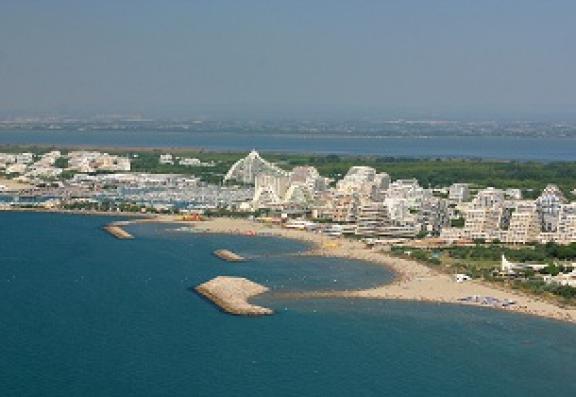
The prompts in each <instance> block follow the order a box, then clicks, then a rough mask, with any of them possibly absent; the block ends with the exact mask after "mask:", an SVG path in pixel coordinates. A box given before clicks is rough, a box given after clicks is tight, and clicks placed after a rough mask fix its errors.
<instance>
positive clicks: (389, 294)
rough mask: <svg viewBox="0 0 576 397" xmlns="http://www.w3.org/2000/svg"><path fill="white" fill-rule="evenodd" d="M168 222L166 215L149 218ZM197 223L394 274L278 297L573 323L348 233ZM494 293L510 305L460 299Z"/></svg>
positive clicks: (550, 306) (560, 312)
mask: <svg viewBox="0 0 576 397" xmlns="http://www.w3.org/2000/svg"><path fill="white" fill-rule="evenodd" d="M151 221H158V222H168V221H169V220H168V219H166V218H163V219H158V220H151ZM188 223H189V224H194V225H201V226H202V228H203V229H204V230H206V232H207V233H222V234H243V235H248V234H249V233H254V232H255V235H256V237H257V236H258V235H260V234H266V235H270V236H275V237H281V238H288V239H294V240H298V241H301V242H305V243H308V244H310V247H309V249H307V250H306V254H308V255H316V256H326V257H339V258H346V259H354V260H361V261H367V262H370V263H372V264H375V265H380V266H385V267H386V268H388V269H390V270H392V271H393V272H394V274H395V276H394V279H393V280H392V282H391V283H388V284H383V285H379V286H377V287H373V288H368V289H359V290H335V291H322V292H286V293H277V294H276V296H278V297H287V298H291V299H310V298H314V299H321V298H351V299H352V298H353V299H380V300H403V301H417V302H431V303H445V304H457V305H465V306H476V307H484V308H490V309H496V310H501V311H507V312H513V313H522V314H528V315H533V316H539V317H545V318H550V319H555V320H560V321H564V322H570V323H576V308H566V307H560V306H558V305H556V304H554V303H551V302H548V301H545V300H543V299H539V298H538V297H534V296H530V295H527V294H525V293H522V292H518V291H515V290H507V289H504V288H497V287H495V286H492V285H489V284H488V283H486V282H482V281H479V280H471V281H466V282H463V283H457V282H456V281H454V278H453V277H452V276H451V275H449V274H446V273H442V272H440V271H437V270H435V269H432V268H429V267H427V266H425V265H423V264H420V263H418V262H416V261H414V260H408V259H403V258H397V257H393V256H390V255H387V254H386V253H383V252H378V251H373V250H371V249H369V248H366V247H365V246H364V244H362V243H361V242H360V241H354V240H349V239H346V238H333V237H332V238H331V237H327V236H324V235H320V234H316V233H313V232H307V231H300V230H290V229H284V228H281V227H278V226H271V225H266V224H262V223H258V222H254V221H249V220H246V219H234V218H212V219H209V220H206V221H202V222H188ZM475 296H476V297H480V298H486V297H490V298H496V299H498V300H499V301H500V302H506V301H514V302H515V304H513V305H506V306H495V305H493V304H486V303H482V299H479V300H478V301H474V300H470V301H462V300H461V299H463V298H467V297H475Z"/></svg>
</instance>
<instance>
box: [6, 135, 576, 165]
mask: <svg viewBox="0 0 576 397" xmlns="http://www.w3.org/2000/svg"><path fill="white" fill-rule="evenodd" d="M0 144H54V145H93V146H114V147H116V146H120V147H122V146H123V147H127V146H139V147H193V148H203V149H210V150H233V151H234V150H236V151H246V150H250V149H253V148H255V149H258V150H262V151H279V152H294V153H320V154H330V153H333V154H352V155H361V154H366V155H380V156H393V157H472V158H490V159H514V160H541V161H575V160H576V154H575V153H576V139H573V138H571V139H569V138H514V137H438V138H386V137H380V138H378V137H354V138H353V137H322V136H313V137H305V136H302V135H293V136H280V135H264V134H248V133H234V134H226V133H198V132H169V131H162V132H155V131H139V132H131V131H91V132H82V131H74V132H69V131H33V132H27V131H0Z"/></svg>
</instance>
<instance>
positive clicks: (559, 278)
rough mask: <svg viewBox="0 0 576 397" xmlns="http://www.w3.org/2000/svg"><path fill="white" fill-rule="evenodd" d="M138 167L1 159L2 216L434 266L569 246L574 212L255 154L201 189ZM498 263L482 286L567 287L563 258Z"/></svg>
mask: <svg viewBox="0 0 576 397" xmlns="http://www.w3.org/2000/svg"><path fill="white" fill-rule="evenodd" d="M137 159H138V154H137V153H132V154H129V155H124V156H122V155H117V154H109V153H106V152H103V151H96V150H91V151H87V150H71V151H68V152H65V153H64V152H61V151H59V150H50V151H46V152H44V153H32V152H19V153H0V172H2V173H3V174H4V176H3V177H2V178H1V179H0V200H1V201H0V208H2V209H5V210H10V209H23V208H33V209H50V210H76V211H90V210H93V211H100V212H111V213H124V212H136V213H141V214H150V213H153V214H180V215H186V216H196V217H200V216H207V215H217V216H235V217H246V218H251V219H257V220H259V221H261V222H267V223H276V224H280V225H282V226H283V227H284V228H286V229H297V230H306V231H312V232H316V233H319V234H322V235H324V236H327V237H330V238H338V237H341V236H342V237H349V238H353V239H356V240H360V241H361V242H363V243H364V244H366V245H367V246H370V247H380V248H381V249H385V250H389V251H390V250H391V251H392V252H393V253H396V254H399V255H400V256H402V255H404V256H406V255H408V256H410V255H412V256H413V257H415V258H417V259H423V260H424V261H425V262H426V261H428V262H432V263H436V264H437V263H438V262H441V261H440V259H439V258H438V256H439V255H440V254H441V252H442V251H438V250H441V249H450V247H470V246H475V245H487V244H497V245H498V246H499V247H502V246H505V247H508V248H507V249H508V251H507V252H511V253H512V254H514V253H515V252H518V250H521V249H524V247H533V246H539V247H541V246H543V245H546V244H554V245H555V246H570V244H572V243H576V202H570V201H569V200H568V199H567V197H566V194H565V193H564V192H563V191H562V190H561V189H560V188H559V187H558V186H556V185H553V184H549V185H548V186H546V187H545V189H543V191H541V192H540V193H539V195H538V196H537V197H536V198H534V199H525V198H523V191H522V190H521V189H517V188H509V189H500V188H494V187H490V186H485V187H475V186H473V184H471V183H467V182H466V181H462V182H458V183H453V184H451V185H449V186H436V187H423V186H421V185H420V183H419V181H418V179H417V178H416V177H417V175H415V178H410V179H393V175H389V174H388V173H386V172H378V171H377V170H376V169H375V168H373V167H369V166H363V165H354V166H352V167H350V168H349V169H348V171H347V172H346V173H345V174H343V175H341V177H340V178H338V179H337V178H330V177H325V176H322V175H320V173H319V172H318V170H317V169H316V168H315V167H313V166H305V165H300V166H296V167H293V168H292V169H284V168H281V167H280V166H279V165H277V164H275V163H273V162H270V161H267V160H266V159H264V158H263V157H262V156H260V154H259V153H258V152H257V151H255V150H253V151H251V152H250V153H249V154H248V155H246V156H245V157H242V158H240V159H239V160H237V161H236V162H234V163H233V164H232V165H231V166H230V167H229V169H227V171H226V172H225V174H223V175H222V179H221V182H220V183H209V182H206V181H204V180H202V178H201V177H199V176H196V175H194V174H191V173H186V174H179V173H153V172H147V173H146V172H138V171H133V170H132V164H133V163H134V162H135V161H137ZM156 161H157V163H158V165H159V166H161V167H168V169H169V167H172V166H174V167H176V166H178V167H194V168H193V169H194V170H203V169H210V168H213V167H217V165H218V164H217V162H216V161H202V160H200V159H198V158H191V157H182V156H179V155H177V154H172V153H169V152H163V153H160V154H159V155H158V156H157V159H156ZM162 169H166V168H162ZM568 193H569V194H571V192H568ZM195 219H197V218H195ZM422 252H425V254H422ZM504 254H505V252H504V251H503V252H502V253H501V258H500V257H499V258H498V263H499V266H494V261H493V263H491V265H492V266H491V267H489V270H490V271H491V273H490V276H499V277H500V278H507V279H510V278H513V279H527V278H534V277H537V278H538V280H539V281H541V282H544V283H546V284H547V285H557V286H565V287H570V288H572V287H576V271H575V270H574V266H573V264H572V261H571V260H572V258H571V257H570V256H568V257H564V258H555V257H551V258H545V262H544V263H522V262H519V261H518V262H517V263H513V262H510V261H508V260H507V259H506V258H505V257H504ZM575 259H576V258H575ZM454 269H455V270H454V271H453V272H454V273H458V274H457V275H456V277H457V278H458V281H466V280H468V279H469V278H470V277H471V276H472V274H471V272H470V269H463V270H461V271H459V272H457V271H456V270H457V269H458V268H457V267H455V268H454ZM485 274H486V273H485Z"/></svg>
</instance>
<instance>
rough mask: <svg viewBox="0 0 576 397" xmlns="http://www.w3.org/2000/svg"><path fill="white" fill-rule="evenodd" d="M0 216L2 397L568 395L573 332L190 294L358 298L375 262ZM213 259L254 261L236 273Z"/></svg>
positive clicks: (497, 315) (560, 326)
mask: <svg viewBox="0 0 576 397" xmlns="http://www.w3.org/2000/svg"><path fill="white" fill-rule="evenodd" d="M108 221H110V218H103V217H80V216H67V215H54V214H32V213H0V343H1V344H0V396H84V397H91V396H246V395H250V396H325V395H330V396H385V395H386V396H431V395H433V396H462V395H466V396H523V397H524V396H542V395H554V396H572V395H575V393H576V381H574V378H573V372H574V371H573V365H574V362H575V359H576V326H574V325H570V324H564V323H561V322H556V321H551V320H546V319H539V318H532V317H528V316H523V315H518V314H511V313H504V312H497V311H490V310H488V309H480V308H469V307H458V306H451V305H434V304H420V303H418V304H417V303H406V302H383V301H355V300H316V301H289V300H286V301H281V300H278V299H276V298H274V297H273V296H272V297H270V296H268V297H267V296H263V297H261V298H259V299H258V302H259V303H261V304H266V305H269V306H270V307H273V308H274V309H276V310H277V311H278V314H276V315H274V316H271V317H263V318H245V317H234V316H230V315H227V314H224V313H222V312H220V311H219V310H218V309H216V308H215V307H214V306H213V305H212V304H210V303H209V302H207V301H206V300H204V299H203V298H201V297H199V296H198V295H196V294H195V293H193V292H191V291H190V290H189V288H190V287H194V286H196V285H197V284H199V283H201V282H203V281H206V280H208V279H210V278H212V277H214V276H216V275H220V274H227V275H243V276H246V277H248V278H250V279H253V280H255V281H258V282H261V283H264V284H266V285H269V286H271V287H272V289H273V290H284V291H286V290H289V291H293V290H307V289H308V290H309V289H330V288H334V286H335V285H336V286H337V287H338V288H352V287H354V286H358V287H365V286H370V285H375V284H378V283H381V282H386V281H387V280H390V278H391V274H390V273H389V272H388V271H386V269H383V268H381V267H378V266H374V265H370V264H366V263H361V262H348V261H344V260H338V259H330V260H327V259H326V258H309V257H308V258H306V257H295V256H288V255H274V256H266V254H269V253H271V252H274V253H276V254H282V253H288V252H295V251H298V250H301V249H303V248H304V247H303V246H302V244H300V243H298V242H294V241H288V240H279V239H275V238H251V237H243V236H220V235H214V236H209V235H199V234H186V233H178V232H174V231H172V232H170V231H166V229H167V228H168V229H170V228H171V227H170V226H169V225H148V226H135V227H131V229H130V230H131V232H133V233H134V234H135V235H136V237H137V238H136V239H135V240H131V241H121V240H116V239H114V238H112V237H111V236H109V235H108V234H106V233H104V232H103V231H102V230H100V227H101V226H102V225H103V224H105V223H107V222H108ZM216 248H231V249H233V250H236V251H237V252H240V253H242V254H245V255H247V256H250V257H252V258H253V259H252V260H251V261H250V262H247V263H241V264H231V263H227V262H222V261H220V260H218V259H217V258H215V257H214V256H213V255H212V254H211V252H212V250H213V249H216Z"/></svg>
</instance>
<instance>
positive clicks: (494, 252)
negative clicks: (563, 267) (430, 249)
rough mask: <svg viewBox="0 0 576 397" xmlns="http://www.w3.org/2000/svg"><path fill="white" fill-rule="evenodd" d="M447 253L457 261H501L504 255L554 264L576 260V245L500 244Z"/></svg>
mask: <svg viewBox="0 0 576 397" xmlns="http://www.w3.org/2000/svg"><path fill="white" fill-rule="evenodd" d="M445 251H446V253H447V254H448V255H449V256H450V257H452V258H456V259H468V260H486V261H499V260H500V258H501V257H502V254H504V255H505V256H506V258H508V259H510V260H512V261H517V262H541V263H545V262H552V261H554V260H561V261H564V260H574V259H576V243H572V244H570V245H558V244H555V243H548V244H545V245H535V246H529V247H523V248H509V247H505V246H502V245H498V244H491V245H480V244H477V245H474V246H471V247H450V248H447V249H445Z"/></svg>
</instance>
